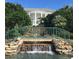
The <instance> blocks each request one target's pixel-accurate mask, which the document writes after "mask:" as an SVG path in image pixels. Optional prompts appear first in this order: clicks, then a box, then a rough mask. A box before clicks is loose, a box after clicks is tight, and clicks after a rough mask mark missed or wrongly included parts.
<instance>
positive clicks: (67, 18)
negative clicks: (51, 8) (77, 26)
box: [42, 6, 73, 33]
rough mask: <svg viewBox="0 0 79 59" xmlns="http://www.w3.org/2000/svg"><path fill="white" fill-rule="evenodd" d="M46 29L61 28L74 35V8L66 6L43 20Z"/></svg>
mask: <svg viewBox="0 0 79 59" xmlns="http://www.w3.org/2000/svg"><path fill="white" fill-rule="evenodd" d="M42 20H43V21H44V23H42V25H44V26H45V27H60V28H64V29H65V30H67V31H69V32H71V33H73V8H72V7H69V6H65V7H63V8H61V9H59V10H57V11H55V12H54V13H52V14H49V15H47V17H45V18H42Z"/></svg>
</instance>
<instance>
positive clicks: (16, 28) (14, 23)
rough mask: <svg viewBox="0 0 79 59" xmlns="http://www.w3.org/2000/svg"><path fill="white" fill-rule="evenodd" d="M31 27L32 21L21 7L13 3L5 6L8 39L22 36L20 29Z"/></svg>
mask: <svg viewBox="0 0 79 59" xmlns="http://www.w3.org/2000/svg"><path fill="white" fill-rule="evenodd" d="M30 25H31V19H30V17H29V16H28V15H27V13H26V12H25V11H24V9H23V7H22V6H21V5H18V4H13V3H6V4H5V27H6V32H5V34H6V38H13V37H16V36H19V35H22V34H21V33H20V29H21V28H22V27H24V26H30ZM9 36H10V37H9Z"/></svg>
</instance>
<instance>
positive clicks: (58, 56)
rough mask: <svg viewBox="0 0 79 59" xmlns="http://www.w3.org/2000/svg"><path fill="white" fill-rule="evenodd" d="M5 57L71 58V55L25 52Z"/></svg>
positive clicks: (31, 58)
mask: <svg viewBox="0 0 79 59" xmlns="http://www.w3.org/2000/svg"><path fill="white" fill-rule="evenodd" d="M5 59H71V57H68V56H63V55H56V54H54V55H49V54H41V53H40V54H38V53H35V54H30V53H29V54H27V53H21V54H17V55H12V56H5Z"/></svg>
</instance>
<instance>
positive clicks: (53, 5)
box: [5, 0, 73, 10]
mask: <svg viewBox="0 0 79 59" xmlns="http://www.w3.org/2000/svg"><path fill="white" fill-rule="evenodd" d="M5 1H6V2H11V3H16V4H21V5H22V7H24V8H49V9H54V10H57V9H60V8H62V7H64V6H65V5H70V6H72V5H73V0H5Z"/></svg>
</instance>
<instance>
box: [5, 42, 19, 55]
mask: <svg viewBox="0 0 79 59" xmlns="http://www.w3.org/2000/svg"><path fill="white" fill-rule="evenodd" d="M17 47H18V45H17V43H16V42H11V43H8V44H6V45H5V54H6V55H13V54H16V52H17Z"/></svg>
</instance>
